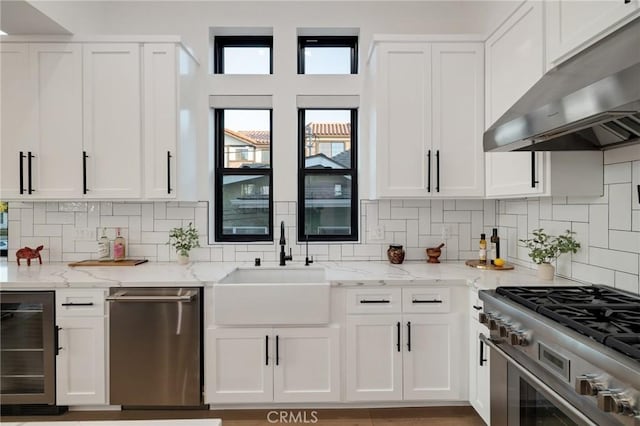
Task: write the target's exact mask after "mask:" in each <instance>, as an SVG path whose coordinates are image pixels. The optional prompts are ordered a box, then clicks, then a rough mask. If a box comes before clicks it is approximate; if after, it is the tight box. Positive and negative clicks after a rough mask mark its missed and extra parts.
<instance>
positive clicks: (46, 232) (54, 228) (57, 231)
mask: <svg viewBox="0 0 640 426" xmlns="http://www.w3.org/2000/svg"><path fill="white" fill-rule="evenodd" d="M33 235H34V236H40V237H61V236H62V225H33Z"/></svg>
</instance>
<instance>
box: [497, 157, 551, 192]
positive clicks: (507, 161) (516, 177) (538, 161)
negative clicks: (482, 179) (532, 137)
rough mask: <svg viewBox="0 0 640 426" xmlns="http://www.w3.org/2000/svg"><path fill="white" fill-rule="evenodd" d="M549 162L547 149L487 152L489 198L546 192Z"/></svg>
mask: <svg viewBox="0 0 640 426" xmlns="http://www.w3.org/2000/svg"><path fill="white" fill-rule="evenodd" d="M548 161H549V155H548V153H544V152H492V153H487V154H486V168H487V173H486V175H487V197H521V196H527V195H544V194H545V187H546V185H548V184H549V183H547V182H545V163H547V162H548Z"/></svg>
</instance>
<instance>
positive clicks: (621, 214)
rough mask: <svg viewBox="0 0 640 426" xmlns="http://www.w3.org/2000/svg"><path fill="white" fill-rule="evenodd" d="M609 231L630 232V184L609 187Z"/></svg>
mask: <svg viewBox="0 0 640 426" xmlns="http://www.w3.org/2000/svg"><path fill="white" fill-rule="evenodd" d="M609 229H619V230H621V231H629V230H631V184H630V183H619V184H614V185H609Z"/></svg>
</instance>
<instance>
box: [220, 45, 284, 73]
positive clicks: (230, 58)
mask: <svg viewBox="0 0 640 426" xmlns="http://www.w3.org/2000/svg"><path fill="white" fill-rule="evenodd" d="M213 44H214V73H215V74H273V53H272V52H273V37H271V36H216V37H215V39H214V42H213Z"/></svg>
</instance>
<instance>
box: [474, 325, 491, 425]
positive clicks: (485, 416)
mask: <svg viewBox="0 0 640 426" xmlns="http://www.w3.org/2000/svg"><path fill="white" fill-rule="evenodd" d="M469 328H470V331H471V332H470V333H469V334H470V335H471V339H470V341H469V344H470V345H471V346H470V349H471V350H470V351H469V352H470V357H471V358H470V359H469V369H470V371H469V402H470V403H471V405H472V406H473V408H475V410H476V411H477V412H478V414H479V415H480V417H482V420H484V421H485V423H486V424H491V422H490V408H489V407H490V405H489V403H490V396H491V393H490V389H489V350H490V349H489V347H488V346H487V345H485V344H484V343H483V342H482V341H481V340H480V338H479V337H480V333H482V334H484V335H485V336H489V330H488V329H487V328H486V327H484V326H482V325H481V324H480V323H478V319H477V315H476V316H475V317H473V318H471V321H470V323H469Z"/></svg>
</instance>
